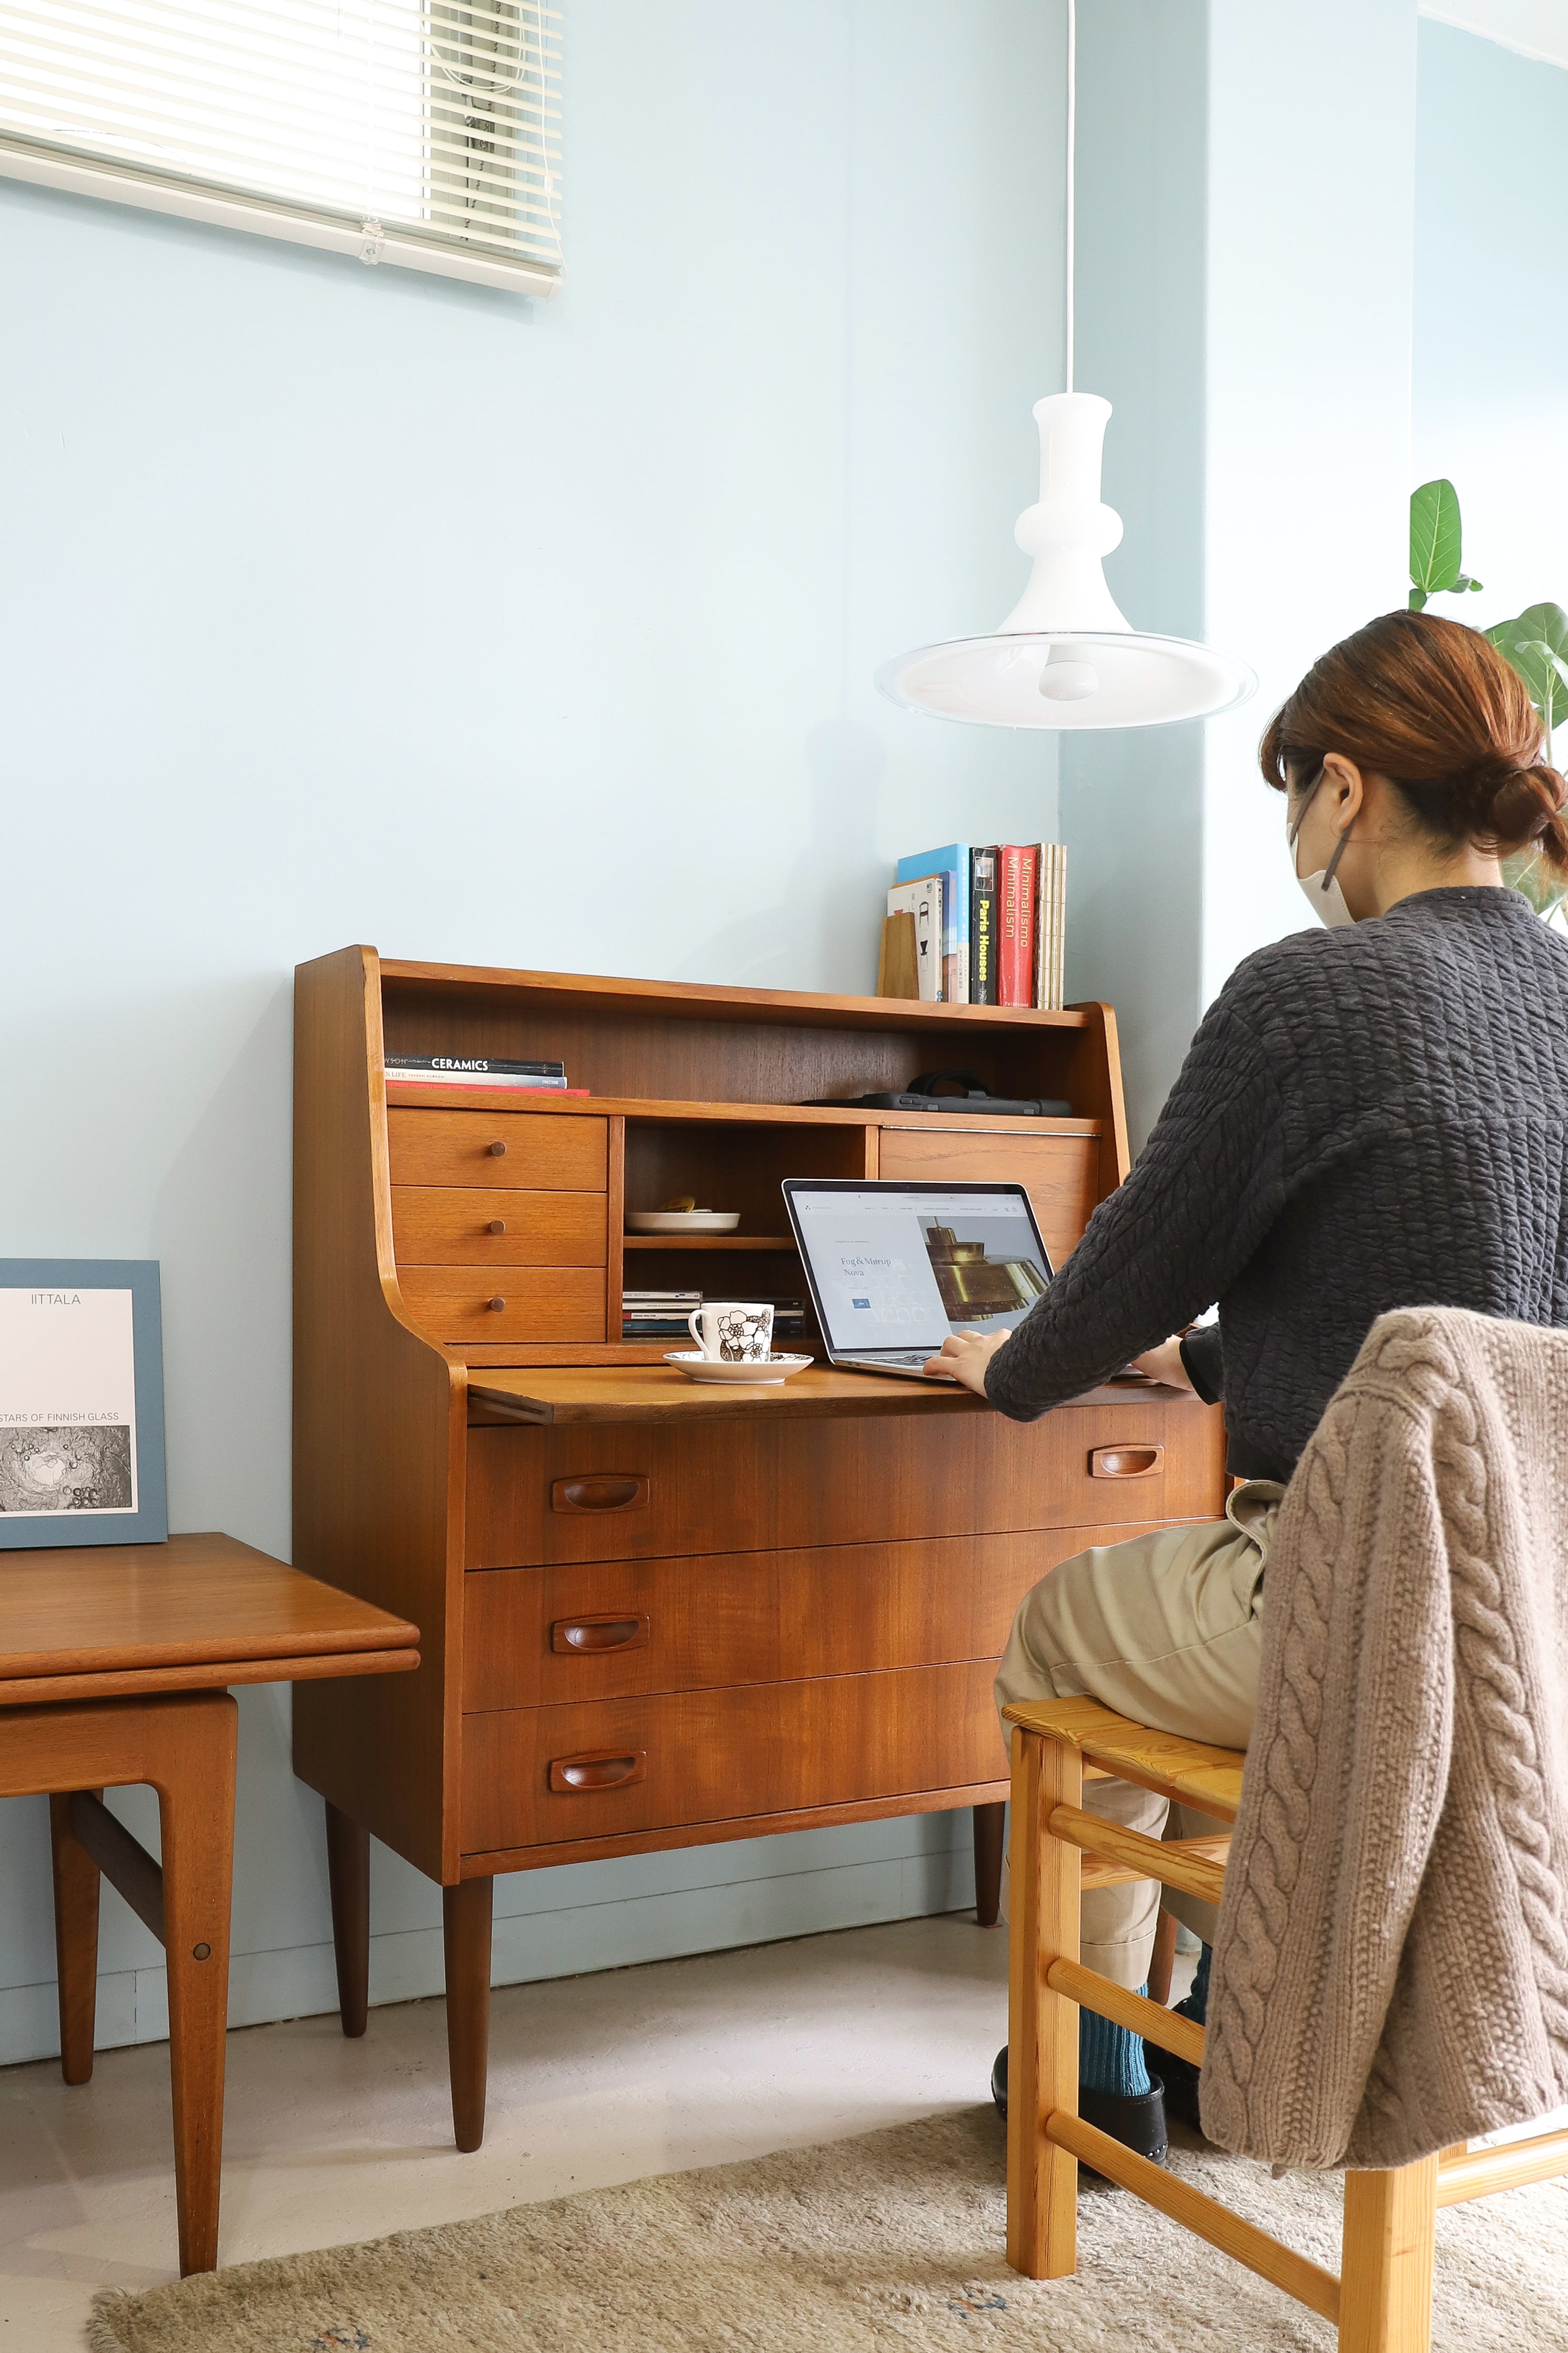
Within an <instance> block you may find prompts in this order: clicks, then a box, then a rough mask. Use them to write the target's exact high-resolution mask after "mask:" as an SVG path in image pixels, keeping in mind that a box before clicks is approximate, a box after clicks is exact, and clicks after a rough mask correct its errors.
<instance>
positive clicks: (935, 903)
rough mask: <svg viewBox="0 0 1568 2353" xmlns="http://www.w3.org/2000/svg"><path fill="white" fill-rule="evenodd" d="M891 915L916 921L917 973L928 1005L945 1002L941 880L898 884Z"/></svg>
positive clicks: (890, 899) (937, 876)
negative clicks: (943, 998)
mask: <svg viewBox="0 0 1568 2353" xmlns="http://www.w3.org/2000/svg"><path fill="white" fill-rule="evenodd" d="M888 913H889V915H912V916H913V917H914V919H915V973H916V976H917V977H918V979H919V981H920V986H921V999H922V1000H923V1002H924V1003H925V1004H927V1005H940V1004H941V1003H942V876H941V875H940V874H927V875H924V876H922V878H921V881H918V882H895V883H894V885H893V887H892V889H891V890H890V891H889V893H888Z"/></svg>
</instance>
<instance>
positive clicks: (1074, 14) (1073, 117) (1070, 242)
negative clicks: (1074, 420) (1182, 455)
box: [1064, 0, 1078, 392]
mask: <svg viewBox="0 0 1568 2353" xmlns="http://www.w3.org/2000/svg"><path fill="white" fill-rule="evenodd" d="M1067 144H1068V201H1067V268H1066V270H1065V272H1064V290H1065V293H1066V298H1067V302H1066V308H1067V333H1066V361H1067V385H1066V387H1065V389H1066V390H1067V391H1068V392H1070V391H1071V390H1072V340H1073V335H1072V329H1073V282H1072V281H1073V246H1074V243H1075V237H1074V210H1075V207H1074V201H1073V198H1074V186H1073V184H1074V182H1075V180H1076V179H1077V176H1078V172H1077V155H1078V0H1068V142H1067Z"/></svg>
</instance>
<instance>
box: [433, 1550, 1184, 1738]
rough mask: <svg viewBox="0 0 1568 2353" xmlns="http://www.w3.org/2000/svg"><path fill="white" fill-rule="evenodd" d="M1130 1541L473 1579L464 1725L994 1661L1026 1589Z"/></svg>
mask: <svg viewBox="0 0 1568 2353" xmlns="http://www.w3.org/2000/svg"><path fill="white" fill-rule="evenodd" d="M1142 1533H1144V1531H1143V1530H1142V1528H1138V1527H1131V1526H1126V1525H1122V1526H1110V1527H1091V1528H1073V1529H1070V1530H1065V1529H1050V1530H1042V1531H1037V1530H1029V1531H1026V1532H1024V1533H1020V1534H1010V1535H985V1536H937V1537H930V1538H927V1539H925V1540H924V1541H919V1542H912V1543H907V1544H864V1545H824V1546H818V1547H811V1548H807V1549H805V1550H797V1551H789V1552H751V1553H719V1554H710V1555H708V1556H704V1557H701V1558H699V1559H695V1560H617V1561H594V1562H583V1563H574V1564H572V1565H570V1566H562V1567H553V1568H544V1567H540V1568H487V1569H474V1570H471V1571H470V1572H469V1574H468V1576H467V1577H465V1578H464V1580H463V1705H464V1707H465V1709H467V1710H468V1712H469V1713H476V1712H479V1711H484V1710H489V1709H493V1708H516V1707H537V1706H541V1705H544V1706H549V1705H551V1704H562V1703H566V1702H571V1701H580V1700H595V1699H623V1698H631V1697H635V1696H637V1695H639V1694H647V1693H653V1692H668V1691H695V1690H701V1689H704V1688H709V1687H714V1686H718V1685H721V1684H724V1683H791V1682H796V1681H800V1680H805V1679H807V1678H810V1677H814V1676H818V1675H834V1674H840V1675H845V1674H864V1673H868V1672H873V1671H875V1670H877V1669H881V1668H889V1667H917V1666H934V1665H942V1664H949V1663H952V1662H957V1661H961V1660H965V1659H981V1660H990V1661H994V1660H995V1659H997V1658H998V1657H999V1656H1000V1655H1001V1652H1002V1650H1003V1647H1004V1645H1005V1642H1006V1640H1007V1636H1008V1632H1009V1630H1010V1629H1011V1627H1012V1623H1013V1617H1014V1613H1015V1611H1016V1609H1017V1607H1018V1604H1019V1602H1020V1601H1021V1600H1022V1599H1023V1598H1024V1596H1025V1594H1026V1593H1027V1592H1028V1590H1029V1588H1030V1587H1031V1586H1033V1585H1035V1584H1037V1583H1038V1581H1039V1579H1040V1578H1041V1577H1044V1576H1045V1575H1046V1574H1047V1572H1048V1571H1049V1570H1050V1569H1052V1568H1054V1567H1056V1566H1057V1564H1058V1562H1059V1561H1062V1560H1065V1559H1066V1558H1067V1557H1068V1555H1069V1554H1072V1553H1075V1552H1081V1551H1083V1550H1084V1549H1085V1548H1086V1546H1089V1545H1094V1544H1115V1543H1117V1542H1119V1541H1120V1540H1121V1539H1122V1538H1123V1537H1126V1536H1129V1535H1142Z"/></svg>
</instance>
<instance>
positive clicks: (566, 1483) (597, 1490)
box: [550, 1472, 648, 1512]
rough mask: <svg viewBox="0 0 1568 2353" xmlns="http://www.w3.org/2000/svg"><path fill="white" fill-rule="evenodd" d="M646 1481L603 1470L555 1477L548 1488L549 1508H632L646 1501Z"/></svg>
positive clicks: (629, 1474)
mask: <svg viewBox="0 0 1568 2353" xmlns="http://www.w3.org/2000/svg"><path fill="white" fill-rule="evenodd" d="M647 1493H648V1489H647V1480H646V1479H643V1478H638V1477H637V1475H636V1474H635V1473H630V1472H629V1473H628V1474H627V1475H626V1477H625V1478H624V1479H620V1478H615V1477H612V1476H610V1475H608V1474H607V1473H606V1474H603V1475H601V1476H599V1477H596V1478H595V1477H588V1478H583V1479H557V1480H555V1481H554V1482H552V1486H551V1489H550V1508H551V1510H552V1512H631V1511H636V1510H637V1508H638V1506H639V1505H640V1506H642V1507H643V1508H644V1509H646V1508H647Z"/></svg>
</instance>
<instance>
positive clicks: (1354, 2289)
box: [1340, 2157, 1437, 2353]
mask: <svg viewBox="0 0 1568 2353" xmlns="http://www.w3.org/2000/svg"><path fill="white" fill-rule="evenodd" d="M1436 2200H1437V2160H1436V2158H1435V2157H1427V2158H1422V2160H1421V2162H1420V2163H1419V2164H1418V2165H1405V2166H1402V2167H1401V2168H1399V2170H1398V2172H1397V2173H1347V2174H1346V2176H1345V2226H1344V2243H1343V2252H1342V2259H1341V2264H1340V2353H1430V2348H1431V2344H1432V2243H1433V2235H1434V2223H1435V2220H1436Z"/></svg>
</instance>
